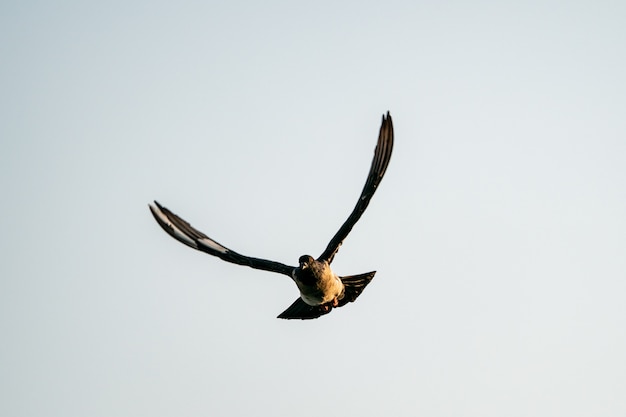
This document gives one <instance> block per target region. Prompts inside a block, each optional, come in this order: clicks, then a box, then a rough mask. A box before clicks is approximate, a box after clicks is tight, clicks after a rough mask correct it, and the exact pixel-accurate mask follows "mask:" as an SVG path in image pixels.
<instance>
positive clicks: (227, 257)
mask: <svg viewBox="0 0 626 417" xmlns="http://www.w3.org/2000/svg"><path fill="white" fill-rule="evenodd" d="M392 149H393V124H392V121H391V116H390V115H389V112H387V116H386V117H385V115H383V120H382V125H381V127H380V133H379V135H378V143H377V144H376V149H375V150H374V159H373V160H372V166H371V167H370V171H369V174H368V175H367V181H366V182H365V186H364V187H363V191H362V192H361V196H360V197H359V200H358V201H357V203H356V206H355V207H354V210H352V213H351V214H350V216H349V217H348V219H347V220H346V221H345V222H344V224H343V225H342V226H341V228H340V229H339V231H338V232H337V233H336V234H335V236H333V238H332V239H331V240H330V242H329V243H328V246H327V247H326V249H325V250H324V252H322V254H321V255H320V256H319V257H318V258H317V259H314V258H313V257H312V256H310V255H303V256H301V257H300V259H299V260H298V263H299V266H297V267H294V266H289V265H285V264H282V263H280V262H274V261H269V260H266V259H259V258H252V257H250V256H245V255H241V254H240V253H237V252H235V251H233V250H231V249H228V248H227V247H226V246H224V245H222V244H220V243H218V242H217V241H215V240H213V239H211V238H210V237H208V236H207V235H205V234H204V233H202V232H200V231H199V230H197V229H195V228H193V227H192V226H191V225H190V224H189V223H187V222H186V221H185V220H183V219H182V218H180V217H178V216H177V215H176V214H174V213H172V212H171V211H170V210H168V209H167V208H165V207H163V206H162V205H161V204H159V203H158V202H156V201H155V202H154V205H152V204H150V205H149V206H150V211H151V212H152V215H153V216H154V218H155V219H156V221H157V222H158V223H159V225H160V226H161V227H162V228H163V230H165V231H166V232H167V233H169V235H170V236H172V237H173V238H174V239H176V240H178V241H179V242H182V243H184V244H185V245H187V246H190V247H192V248H194V249H197V250H199V251H202V252H206V253H208V254H210V255H213V256H217V257H218V258H220V259H223V260H224V261H227V262H232V263H234V264H238V265H245V266H249V267H251V268H255V269H261V270H264V271H271V272H277V273H279V274H284V275H287V276H289V277H290V278H291V279H293V281H294V282H295V283H296V285H297V286H298V290H299V291H300V297H299V298H298V299H297V300H296V301H295V302H294V303H293V304H291V306H289V308H287V309H286V310H285V311H283V312H282V313H281V314H280V315H279V316H278V318H281V319H301V320H306V319H315V318H318V317H320V316H322V315H324V314H328V313H330V312H331V310H332V309H333V308H335V307H342V306H344V305H346V304H347V303H349V302H352V301H354V300H356V299H357V297H358V296H359V295H360V294H361V293H362V292H363V290H364V289H365V287H366V286H367V284H369V283H370V281H371V280H372V278H374V275H375V274H376V271H372V272H367V273H365V274H359V275H349V276H338V275H337V274H335V273H334V272H333V271H332V270H331V268H330V264H331V262H332V261H333V258H334V257H335V255H336V254H337V251H338V250H339V247H340V246H341V244H342V242H343V240H344V239H345V238H346V237H347V236H348V234H349V233H350V231H351V230H352V227H353V226H354V225H355V224H356V222H357V221H358V220H359V218H361V215H362V214H363V212H364V211H365V209H366V208H367V206H368V204H369V202H370V200H371V198H372V196H373V195H374V192H376V188H377V187H378V185H379V184H380V181H381V180H382V178H383V176H384V175H385V171H386V170H387V166H388V165H389V160H390V159H391V151H392Z"/></svg>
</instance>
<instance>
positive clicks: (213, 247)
mask: <svg viewBox="0 0 626 417" xmlns="http://www.w3.org/2000/svg"><path fill="white" fill-rule="evenodd" d="M154 204H155V206H153V205H152V204H150V211H151V212H152V215H153V216H154V218H155V219H156V221H157V223H159V225H160V226H161V227H162V228H163V230H165V231H166V232H167V233H169V235H170V236H172V237H173V238H174V239H176V240H178V241H179V242H182V243H184V244H185V245H187V246H189V247H192V248H194V249H197V250H199V251H202V252H206V253H208V254H210V255H213V256H217V257H218V258H220V259H223V260H225V261H227V262H232V263H234V264H238V265H246V266H249V267H250V268H255V269H262V270H264V271H271V272H278V273H280V274H285V275H288V276H289V277H291V272H292V271H293V269H294V268H295V267H293V266H288V265H284V264H281V263H280V262H274V261H268V260H265V259H259V258H251V257H249V256H244V255H241V254H239V253H237V252H235V251H232V250H230V249H228V248H227V247H226V246H223V245H221V244H220V243H218V242H216V241H215V240H213V239H211V238H210V237H208V236H207V235H205V234H204V233H202V232H200V231H199V230H196V229H194V228H193V227H192V226H191V225H190V224H189V223H187V222H186V221H185V220H183V219H181V218H180V217H178V216H177V215H176V214H174V213H172V212H171V211H169V210H168V209H166V208H165V207H163V206H162V205H160V204H159V203H158V202H156V201H155V202H154Z"/></svg>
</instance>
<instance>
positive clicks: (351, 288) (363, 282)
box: [337, 271, 376, 307]
mask: <svg viewBox="0 0 626 417" xmlns="http://www.w3.org/2000/svg"><path fill="white" fill-rule="evenodd" d="M374 275H376V271H372V272H367V273H365V274H359V275H350V276H347V277H339V278H340V279H341V282H343V285H344V287H345V290H344V291H345V292H344V295H343V298H342V299H341V300H339V305H338V306H337V307H341V306H344V305H346V304H348V303H351V302H353V301H354V300H356V299H357V297H358V296H359V295H361V293H362V292H363V290H364V289H365V287H366V286H367V284H369V283H370V281H372V278H374Z"/></svg>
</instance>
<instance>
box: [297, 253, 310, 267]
mask: <svg viewBox="0 0 626 417" xmlns="http://www.w3.org/2000/svg"><path fill="white" fill-rule="evenodd" d="M313 261H314V259H313V257H312V256H311V255H302V256H301V257H300V259H298V262H299V263H300V269H306V268H308V267H309V266H310V265H311V264H313Z"/></svg>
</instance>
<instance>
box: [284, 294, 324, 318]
mask: <svg viewBox="0 0 626 417" xmlns="http://www.w3.org/2000/svg"><path fill="white" fill-rule="evenodd" d="M332 309H333V308H332V306H331V305H329V304H322V305H319V306H310V305H308V304H307V303H305V302H304V301H303V300H302V298H298V299H297V300H296V301H294V303H293V304H292V305H290V306H289V308H287V310H285V311H283V312H282V313H280V315H279V316H278V317H277V318H279V319H287V320H292V319H300V320H310V319H316V318H318V317H320V316H323V315H324V314H328V313H330V311H331V310H332Z"/></svg>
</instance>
